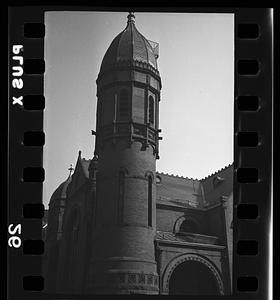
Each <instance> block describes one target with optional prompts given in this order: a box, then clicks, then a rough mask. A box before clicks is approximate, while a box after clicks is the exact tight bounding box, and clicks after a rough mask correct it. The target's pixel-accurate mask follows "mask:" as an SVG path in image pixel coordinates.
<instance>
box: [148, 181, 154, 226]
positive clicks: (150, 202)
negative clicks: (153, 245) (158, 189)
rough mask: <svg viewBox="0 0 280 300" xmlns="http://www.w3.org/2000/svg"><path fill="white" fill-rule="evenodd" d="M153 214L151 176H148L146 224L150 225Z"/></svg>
mask: <svg viewBox="0 0 280 300" xmlns="http://www.w3.org/2000/svg"><path fill="white" fill-rule="evenodd" d="M152 215H153V178H152V176H151V175H149V177H148V226H152Z"/></svg>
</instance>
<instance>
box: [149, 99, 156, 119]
mask: <svg viewBox="0 0 280 300" xmlns="http://www.w3.org/2000/svg"><path fill="white" fill-rule="evenodd" d="M154 121H155V101H154V98H153V97H152V96H150V97H149V123H150V124H154Z"/></svg>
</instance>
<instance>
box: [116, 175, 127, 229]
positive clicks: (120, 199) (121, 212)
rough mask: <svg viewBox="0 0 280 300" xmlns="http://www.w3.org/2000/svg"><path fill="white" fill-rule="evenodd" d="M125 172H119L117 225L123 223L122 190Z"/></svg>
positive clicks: (123, 188)
mask: <svg viewBox="0 0 280 300" xmlns="http://www.w3.org/2000/svg"><path fill="white" fill-rule="evenodd" d="M124 185H125V171H124V170H121V171H120V172H119V195H118V223H119V224H121V223H122V221H123V205H124V190H125V187H124Z"/></svg>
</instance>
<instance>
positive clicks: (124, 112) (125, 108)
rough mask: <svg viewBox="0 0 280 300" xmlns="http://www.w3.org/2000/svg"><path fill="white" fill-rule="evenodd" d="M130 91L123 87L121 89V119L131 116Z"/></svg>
mask: <svg viewBox="0 0 280 300" xmlns="http://www.w3.org/2000/svg"><path fill="white" fill-rule="evenodd" d="M128 98H129V97H128V91H127V90H125V89H123V90H121V91H120V101H119V117H120V119H125V118H128V116H129V101H128Z"/></svg>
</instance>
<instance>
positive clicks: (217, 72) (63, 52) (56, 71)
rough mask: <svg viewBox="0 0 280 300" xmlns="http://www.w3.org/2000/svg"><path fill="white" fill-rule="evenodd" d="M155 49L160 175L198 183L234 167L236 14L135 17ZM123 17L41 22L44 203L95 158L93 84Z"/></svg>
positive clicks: (78, 16)
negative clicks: (82, 161)
mask: <svg viewBox="0 0 280 300" xmlns="http://www.w3.org/2000/svg"><path fill="white" fill-rule="evenodd" d="M135 17H136V20H135V21H136V27H137V29H138V30H139V31H140V32H141V33H142V34H143V35H144V36H145V37H146V38H147V39H149V40H152V41H155V42H158V43H159V59H158V68H159V72H160V75H161V79H162V90H161V102H160V128H161V129H162V133H161V136H162V137H163V140H162V141H160V148H159V155H160V159H159V160H157V171H159V172H165V173H170V174H176V175H180V176H186V177H192V178H198V179H201V178H203V177H205V176H207V175H209V174H211V173H213V172H215V171H217V170H219V169H220V168H223V167H224V166H226V165H228V164H230V163H232V162H233V103H234V16H233V14H183V13H135ZM126 22H127V13H126V12H125V13H119V12H112V13H110V12H104V13H103V12H48V13H46V15H45V25H46V37H45V61H46V73H45V98H46V108H45V112H44V131H45V134H46V143H45V146H44V168H45V175H46V178H45V182H44V189H43V202H44V204H45V205H47V204H48V202H49V200H50V197H51V194H52V193H53V192H54V190H55V189H56V187H57V186H58V185H59V184H60V183H61V182H62V181H64V180H65V179H66V178H67V177H68V174H69V171H68V168H69V166H70V164H71V163H72V164H73V165H74V166H75V164H76V161H77V157H78V151H79V150H81V151H82V157H84V158H86V159H90V158H92V157H93V151H94V142H95V141H94V136H92V135H91V129H93V130H95V115H96V100H97V98H96V83H95V80H96V78H97V75H98V73H99V69H100V65H101V61H102V58H103V56H104V54H105V52H106V50H107V48H108V47H109V45H110V43H111V42H112V40H113V38H114V37H115V36H116V35H117V34H118V33H120V32H121V31H122V30H123V29H124V28H125V27H126Z"/></svg>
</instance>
